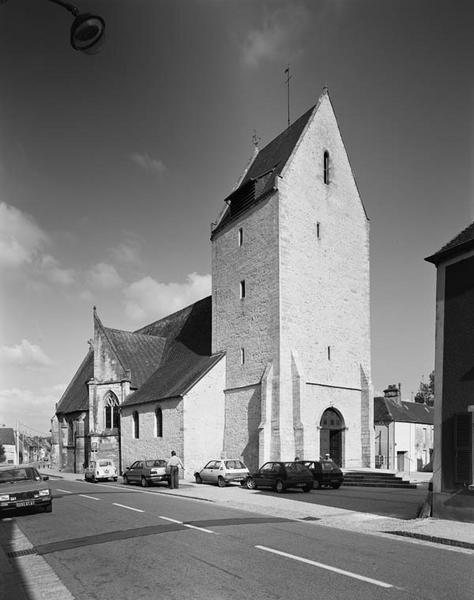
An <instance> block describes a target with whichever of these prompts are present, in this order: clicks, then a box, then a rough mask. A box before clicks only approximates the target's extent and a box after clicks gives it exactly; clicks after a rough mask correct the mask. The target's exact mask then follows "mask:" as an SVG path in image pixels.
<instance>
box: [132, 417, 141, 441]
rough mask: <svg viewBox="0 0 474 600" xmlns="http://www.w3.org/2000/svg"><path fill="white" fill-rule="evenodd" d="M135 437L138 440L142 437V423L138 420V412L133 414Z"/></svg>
mask: <svg viewBox="0 0 474 600" xmlns="http://www.w3.org/2000/svg"><path fill="white" fill-rule="evenodd" d="M133 437H134V438H135V439H138V438H139V437H140V421H139V419H138V413H137V411H134V413H133Z"/></svg>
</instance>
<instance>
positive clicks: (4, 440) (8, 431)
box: [0, 427, 15, 446]
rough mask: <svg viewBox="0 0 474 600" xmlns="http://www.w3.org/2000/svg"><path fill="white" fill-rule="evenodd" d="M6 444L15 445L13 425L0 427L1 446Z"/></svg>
mask: <svg viewBox="0 0 474 600" xmlns="http://www.w3.org/2000/svg"><path fill="white" fill-rule="evenodd" d="M4 445H5V446H14V445H15V433H14V431H13V428H12V427H0V446H4Z"/></svg>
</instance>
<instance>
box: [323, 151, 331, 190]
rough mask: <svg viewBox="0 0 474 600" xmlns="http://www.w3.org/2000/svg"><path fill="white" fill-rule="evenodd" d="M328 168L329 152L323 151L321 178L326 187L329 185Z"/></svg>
mask: <svg viewBox="0 0 474 600" xmlns="http://www.w3.org/2000/svg"><path fill="white" fill-rule="evenodd" d="M329 166H330V160H329V152H328V151H327V150H325V151H324V155H323V176H324V183H325V184H326V185H329Z"/></svg>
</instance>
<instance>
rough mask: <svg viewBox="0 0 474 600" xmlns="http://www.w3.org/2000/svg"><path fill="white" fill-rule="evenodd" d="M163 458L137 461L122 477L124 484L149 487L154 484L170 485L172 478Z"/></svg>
mask: <svg viewBox="0 0 474 600" xmlns="http://www.w3.org/2000/svg"><path fill="white" fill-rule="evenodd" d="M166 464H167V461H166V460H164V459H163V458H153V459H150V460H136V461H135V462H134V463H133V464H132V465H131V466H130V467H127V470H126V471H125V473H124V474H123V475H122V477H123V482H124V483H139V484H141V485H142V486H143V487H147V486H149V485H150V484H152V483H168V482H169V479H170V476H169V473H167V472H166V471H167V469H166Z"/></svg>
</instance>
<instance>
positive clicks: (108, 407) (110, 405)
mask: <svg viewBox="0 0 474 600" xmlns="http://www.w3.org/2000/svg"><path fill="white" fill-rule="evenodd" d="M104 405H105V428H106V429H112V428H117V429H118V427H119V426H120V413H119V401H118V398H117V396H116V395H115V394H114V393H112V392H109V393H108V394H107V395H106V397H105V400H104Z"/></svg>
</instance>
